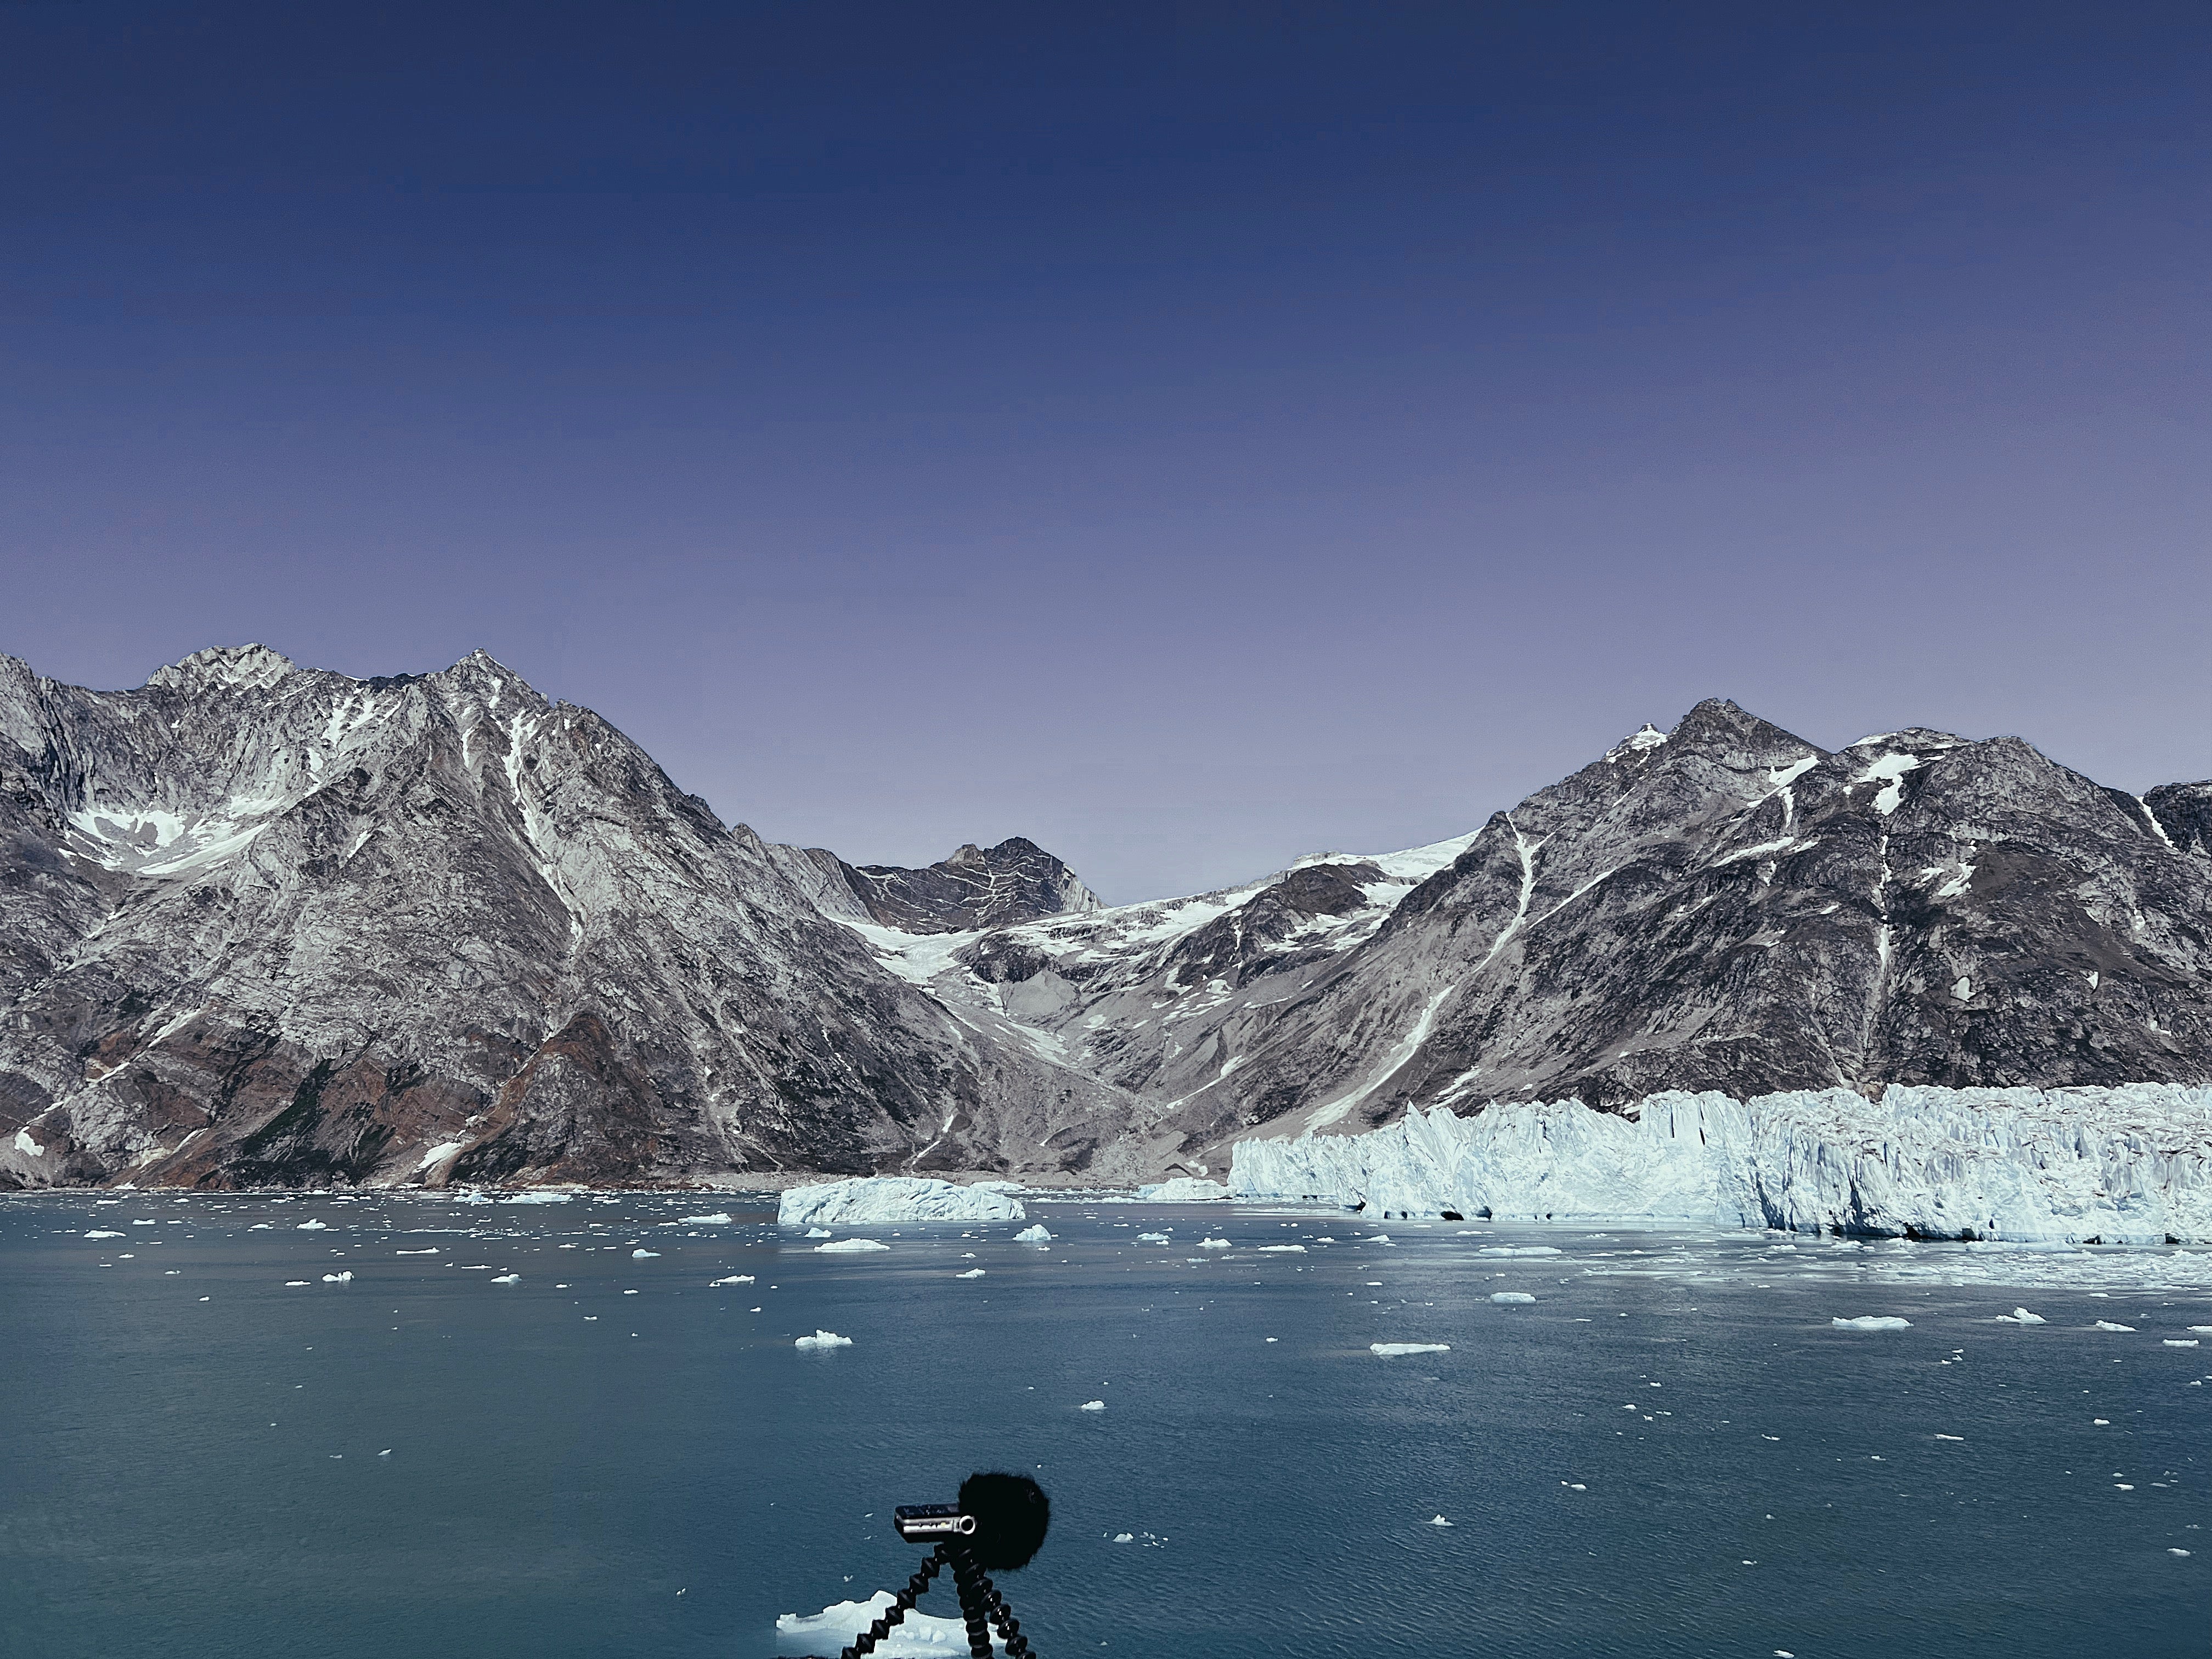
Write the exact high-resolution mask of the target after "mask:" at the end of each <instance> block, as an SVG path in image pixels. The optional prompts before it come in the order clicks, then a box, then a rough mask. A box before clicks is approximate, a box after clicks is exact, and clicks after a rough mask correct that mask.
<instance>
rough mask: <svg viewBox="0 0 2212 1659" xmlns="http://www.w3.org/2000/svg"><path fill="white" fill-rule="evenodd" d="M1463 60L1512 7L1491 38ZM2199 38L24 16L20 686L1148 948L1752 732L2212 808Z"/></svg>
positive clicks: (234, 10) (9, 547) (1942, 11)
mask: <svg viewBox="0 0 2212 1659" xmlns="http://www.w3.org/2000/svg"><path fill="white" fill-rule="evenodd" d="M1484 13H1489V14H1491V15H1482V14H1484ZM2208 93H2212V9H2207V8H2205V7H2204V6H2203V5H2202V4H2201V3H2194V0H2192V3H2187V4H2172V5H2166V4H2159V3H2139V4H2130V5H2128V6H2124V7H2118V8H2100V7H2091V6H2084V5H2080V4H2075V3H2069V4H2065V5H2058V6H2044V5H2037V4H2033V3H2022V0H2007V3H2002V4H1987V5H1975V6H1951V5H1944V4H1942V3H1936V4H1932V5H1929V4H1915V5H1899V6H1883V5H1868V4H1851V5H1848V6H1819V5H1804V6H1788V7H1776V6H1772V5H1755V6H1754V5H1740V6H1700V5H1690V6H1686V7H1676V8H1662V7H1653V6H1650V5H1645V4H1636V5H1622V6H1607V5H1597V4H1589V5H1573V4H1570V5H1564V6H1558V7H1534V6H1526V7H1493V8H1478V7H1470V6H1465V5H1454V6H1444V7H1437V8H1425V7H1407V8H1398V9H1383V11H1382V12H1381V13H1380V14H1378V13H1377V12H1376V9H1372V8H1368V7H1360V8H1345V9H1338V8H1333V7H1328V6H1322V5H1279V6H1260V5H1246V6H1233V7H1232V6H1224V7H1218V8H1208V7H1203V6H1186V7H1146V6H1143V5H1135V4H1132V5H1116V6H1114V7H1100V8H1075V7H1044V8H1039V7H1036V6H1031V5H1021V6H1011V5H1010V6H1005V7H980V6H960V5H953V6H916V5H913V4H909V3H900V4H896V5H886V6H880V7H878V6H869V5H859V4H847V5H836V6H824V5H730V4H726V3H716V4H714V5H708V6H697V7H686V6H682V5H654V6H650V7H640V8H627V7H625V8H614V7H606V6H595V7H580V8H575V9H566V8H562V7H560V6H555V5H532V6H528V7H510V6H501V7H494V6H489V5H472V4H467V3H459V4H456V3H452V0H446V3H441V4H439V5H435V6H425V7H421V8H412V7H409V6H405V5H398V6H379V7H374V8H362V7H350V8H337V7H316V6H307V7H302V6H299V5H297V4H286V5H283V6H274V5H272V6H267V7H249V6H236V5H225V4H215V5H209V6H197V7H193V8H191V9H183V8H177V7H172V6H162V7H152V6H128V5H115V4H87V5H53V6H14V7H8V8H6V9H0V149H4V153H5V154H7V155H9V157H10V161H9V166H8V167H7V168H6V169H5V171H4V174H3V175H0V215H4V218H3V219H0V386H4V393H0V565H4V570H0V574H4V577H5V585H4V588H0V593H3V594H4V602H0V651H5V652H8V653H12V654H15V655H17V656H21V657H23V658H25V659H28V660H29V661H30V662H31V663H32V664H33V665H35V666H36V667H37V668H39V669H40V671H44V672H46V673H48V674H52V675H53V676H55V677H57V678H63V679H67V680H72V681H76V682H79V683H82V684H94V685H101V686H109V685H124V684H137V683H138V682H139V681H141V680H143V678H145V676H146V675H147V673H148V672H149V671H150V670H151V669H153V668H154V667H155V665H158V664H160V663H161V662H163V661H167V660H172V659H175V658H177V657H179V656H182V655H184V654H185V653H187V652H190V651H191V650H194V649H197V648H198V647H202V646H206V645H210V644H216V643H234V642H239V641H246V640H258V641H263V642H264V643H266V644H269V645H270V646H273V647H276V648H277V649H279V650H281V651H283V652H285V653H288V654H289V655H291V656H293V657H295V658H296V659H299V660H301V661H302V662H305V663H308V664H312V665H318V666H325V667H332V668H338V669H343V670H344V671H348V672H351V673H357V674H371V673H393V672H400V671H419V670H423V669H428V668H433V667H438V666H441V665H445V664H447V663H449V662H451V661H453V659H456V658H458V657H459V656H461V655H462V654H463V653H465V652H467V651H469V650H470V649H471V648H473V647H478V646H481V647H483V648H485V649H487V650H489V651H490V652H491V653H493V654H494V655H495V656H496V657H498V658H499V659H501V660H502V661H504V662H506V663H507V664H508V665H510V666H512V667H513V668H514V669H516V670H518V671H520V672H521V673H522V674H524V675H525V676H526V678H529V679H530V680H531V681H532V683H534V684H536V685H538V687H539V688H540V689H541V690H544V691H545V692H547V693H548V694H550V695H554V696H562V697H566V698H568V699H570V700H571V701H573V702H581V703H586V704H588V705H590V706H592V707H593V708H597V709H599V711H601V712H602V713H603V714H606V715H607V716H608V717H609V718H610V719H611V720H614V721H616V722H617V724H618V725H620V726H623V728H624V729H625V730H627V731H628V732H629V733H630V734H631V735H632V736H633V737H635V738H637V739H638V740H639V741H640V742H641V743H642V744H644V745H645V746H646V747H647V749H648V750H651V751H652V753H653V755H654V756H655V757H657V758H658V759H659V761H660V762H661V763H663V764H664V765H665V767H666V768H667V769H668V770H669V772H670V773H671V775H673V776H674V777H675V778H676V780H677V781H678V782H679V783H681V784H683V785H684V787H688V788H690V789H693V790H696V791H697V792H698V793H701V794H702V795H704V796H706V797H707V799H708V800H710V801H711V802H712V803H713V804H714V807H715V808H716V810H717V811H720V813H721V814H722V815H723V816H724V817H726V818H731V819H743V820H744V821H746V822H748V823H751V824H753V825H754V826H755V827H756V828H757V829H760V830H761V831H762V832H763V834H765V835H768V836H772V837H775V838H776V839H779V840H791V841H799V842H806V843H809V844H823V845H827V846H830V847H833V848H836V849H837V850H838V851H839V852H840V853H842V854H844V855H845V856H846V857H848V858H849V859H852V860H855V861H869V862H898V863H923V862H927V861H928V860H932V859H934V858H939V857H941V856H943V855H944V854H945V853H946V852H947V851H949V850H950V849H951V848H952V847H953V846H954V845H956V844H957V843H958V842H962V841H969V840H973V841H979V842H993V841H996V840H999V839H1000V838H1002V837H1004V836H1009V835H1016V834H1026V835H1029V836H1032V837H1034V838H1035V839H1036V840H1037V841H1039V842H1042V843H1043V844H1045V845H1046V846H1048V847H1050V848H1053V849H1054V851H1056V852H1059V853H1060V854H1063V855H1064V856H1066V858H1067V859H1068V860H1070V861H1071V862H1072V863H1073V864H1074V866H1076V868H1077V869H1078V870H1079V872H1081V873H1082V874H1083V875H1084V877H1085V878H1086V879H1087V880H1089V881H1090V882H1091V884H1092V885H1093V886H1094V887H1096V888H1097V889H1098V890H1100V891H1101V892H1102V893H1103V894H1104V895H1105V896H1107V897H1108V898H1109V899H1111V900H1115V901H1121V900H1128V899H1134V898H1139V897H1145V896H1156V895H1159V894H1164V893H1170V892H1183V891H1189V890H1196V889H1200V888H1203V887H1206V886H1210V885H1214V884H1220V883H1224V882H1228V881H1232V880H1239V879H1243V878H1249V877H1252V876H1255V875H1257V874H1260V873H1262V872H1266V871H1267V870H1269V869H1271V868H1273V867H1276V866H1279V865H1281V864H1282V863H1284V862H1285V861H1286V860H1289V859H1291V858H1292V857H1294V856H1296V855H1297V854H1301V853H1304V852H1310V851H1314V850H1318V849H1320V848H1348V849H1353V850H1363V851H1373V850H1382V849H1385V848H1396V847H1401V846H1406V845H1410V844H1413V843H1418V842H1426V841H1432V840H1436V839H1438V838H1440V837H1443V836H1448V835H1453V834H1457V833H1460V832H1462V831H1464V830H1467V829H1472V828H1474V827H1475V826H1477V825H1478V824H1480V823H1481V821H1482V820H1483V819H1484V818H1485V817H1486V816H1487V815H1488V814H1489V813H1490V812H1491V811H1493V810H1495V809H1497V808H1498V807H1501V806H1506V805H1511V804H1512V803H1513V802H1514V801H1515V800H1516V799H1518V798H1519V797H1521V796H1522V795H1523V794H1525V793H1528V791H1529V790H1531V789H1534V788H1536V787H1541V786H1542V785H1544V784H1546V783H1548V782H1550V781H1553V779H1555V778H1557V777H1559V776H1560V775H1563V774H1565V773H1566V772H1569V771H1571V770H1572V769H1575V768H1577V767H1578V766H1580V765H1582V764H1583V763H1586V762H1587V761H1589V760H1590V759H1592V758H1594V757H1595V756H1596V755H1597V754H1598V753H1599V752H1601V750H1603V749H1604V748H1605V747H1606V746H1607V744H1610V743H1611V742H1613V740H1615V739H1616V738H1619V737H1620V736H1621V735H1622V734H1624V733H1626V732H1628V731H1630V730H1632V729H1633V728H1634V727H1635V726H1637V725H1638V723H1639V722H1641V721H1643V720H1653V721H1655V722H1656V723H1658V724H1660V725H1662V726H1666V725H1669V724H1671V723H1672V722H1673V721H1674V720H1676V719H1677V718H1679V717H1680V714H1681V713H1682V712H1683V711H1684V710H1685V709H1686V708H1688V707H1689V706H1690V704H1692V702H1696V701H1697V700H1698V699H1699V697H1702V696H1709V695H1720V696H1731V697H1734V698H1735V700H1736V701H1737V702H1741V703H1742V704H1743V705H1745V706H1746V707H1747V708H1751V709H1753V711H1755V712H1757V713H1759V714H1765V716H1767V717H1768V718H1770V719H1771V720H1777V721H1778V722H1780V723H1781V724H1783V725H1784V726H1789V727H1790V728H1791V729H1792V730H1795V731H1796V732H1800V733H1802V735H1804V736H1806V737H1808V738H1812V739H1813V740H1814V741H1815V742H1818V743H1820V744H1826V745H1828V746H1831V747H1833V746H1835V745H1838V744H1843V743H1845V742H1848V741H1850V739H1851V738H1857V737H1859V736H1861V735H1863V734H1864V733H1867V732H1877V731H1883V730H1887V729H1890V728H1893V727H1896V726H1905V725H1915V724H1918V725H1929V726H1944V727H1948V728H1950V729H1953V730H1956V731H1960V732H1966V733H1969V734H1972V735H1977V736H1978V735H1987V734H1990V733H1995V732H2019V733H2021V734H2022V735H2024V736H2026V737H2027V738H2030V739H2032V740H2033V741H2034V742H2035V743H2036V744H2039V746H2040V747H2042V748H2043V749H2044V750H2046V751H2047V752H2049V753H2050V754H2051V755H2053V756H2055V757H2057V758H2058V759H2060V760H2062V761H2064V762H2066V763H2069V764H2070V765H2074V766H2076V767H2079V768H2081V769H2083V770H2085V771H2087V772H2088V773H2090V774H2091V775H2093V776H2095V777H2096V778H2098V779H2099V780H2100V781H2105V782H2108V783H2113V784H2118V785H2120V786H2122V787H2128V788H2132V789H2141V788H2143V787H2148V786H2149V785H2151V784H2154V783H2158V782H2163V781H2172V780H2176V779H2181V778H2191V779H2193V778H2199V777H2203V776H2205V775H2207V774H2208V773H2212V737H2208V733H2212V672H2208V667H2207V663H2208V659H2212V652H2208V649H2207V639H2206V623H2207V618H2208V617H2212V551H2208V547H2207V528H2208V521H2209V520H2208V511H2207V509H2208V506H2212V441H2208V440H2212V408H2208V401H2207V389H2208V384H2212V381H2208V374H2207V370H2208V368H2212V327H2208V320H2212V319H2208V316H2207V303H2206V301H2207V277H2206V272H2207V271H2208V270H2212V192H2208V189H2207V186H2208V184H2212V98H2208V96H2207V94H2208Z"/></svg>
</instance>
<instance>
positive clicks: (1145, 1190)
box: [1137, 1176, 1229, 1204]
mask: <svg viewBox="0 0 2212 1659" xmlns="http://www.w3.org/2000/svg"><path fill="white" fill-rule="evenodd" d="M1137 1196H1138V1197H1139V1199H1142V1200H1144V1201H1145V1202H1146V1203H1147V1204H1205V1203H1210V1202H1212V1201H1213V1200H1218V1199H1225V1198H1227V1197H1228V1196H1229V1188H1226V1187H1225V1186H1223V1185H1222V1184H1221V1182H1218V1181H1201V1180H1200V1179H1199V1178H1198V1177H1197V1176H1176V1178H1175V1179H1174V1180H1172V1181H1163V1182H1160V1184H1159V1185H1158V1186H1157V1187H1139V1188H1137Z"/></svg>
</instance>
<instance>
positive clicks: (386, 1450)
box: [377, 1446, 392, 1457]
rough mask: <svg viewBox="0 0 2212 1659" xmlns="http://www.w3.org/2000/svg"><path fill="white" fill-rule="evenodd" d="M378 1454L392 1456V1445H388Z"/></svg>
mask: <svg viewBox="0 0 2212 1659" xmlns="http://www.w3.org/2000/svg"><path fill="white" fill-rule="evenodd" d="M377 1455H378V1456H379V1457H389V1456H391V1455H392V1448H391V1447H389V1446H386V1448H385V1449H383V1450H382V1451H380V1452H379V1453H377Z"/></svg>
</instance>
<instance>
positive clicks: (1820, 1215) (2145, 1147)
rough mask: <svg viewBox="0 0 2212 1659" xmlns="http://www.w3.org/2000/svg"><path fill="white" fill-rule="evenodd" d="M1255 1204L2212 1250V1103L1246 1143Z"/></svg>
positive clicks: (1712, 1101) (1883, 1106)
mask: <svg viewBox="0 0 2212 1659" xmlns="http://www.w3.org/2000/svg"><path fill="white" fill-rule="evenodd" d="M1229 1184H1230V1188H1231V1192H1232V1193H1233V1194H1234V1195H1235V1196H1237V1197H1238V1198H1240V1199H1270V1198H1273V1199H1297V1200H1321V1201H1326V1202H1331V1203H1335V1204H1339V1205H1342V1206H1345V1207H1346V1208H1358V1209H1363V1210H1364V1211H1365V1212H1367V1213H1369V1214H1370V1215H1380V1216H1409V1217H1411V1216H1443V1217H1448V1218H1467V1219H1470V1220H1472V1219H1475V1218H1486V1219H1492V1220H1497V1221H1504V1222H1522V1223H1528V1222H1533V1223H1540V1224H1541V1223H1547V1222H1549V1223H1578V1224H1583V1225H1588V1224H1591V1223H1599V1222H1603V1223H1621V1222H1635V1223H1647V1224H1651V1225H1668V1224H1680V1225H1697V1226H1708V1225H1719V1226H1723V1227H1744V1228H1759V1227H1771V1228H1781V1229H1786V1230H1789V1231H1796V1232H1844V1233H1856V1234H1867V1235H1875V1236H1885V1237H1913V1238H1953V1239H1960V1238H1963V1239H1987V1240H2021V1241H2029V1240H2052V1241H2066V1242H2069V1243H2107V1244H2121V1243H2127V1244H2160V1243H2212V1089H2205V1088H2189V1087H2184V1086H2181V1085H2172V1084H2135V1085H2124V1086H2120V1087H2116V1088H2079V1089H2052V1090H2039V1089H1940V1088H1925V1087H1907V1086H1905V1085H1894V1084H1893V1085H1890V1086H1889V1087H1888V1088H1887V1090H1886V1091H1883V1093H1882V1095H1881V1098H1880V1099H1879V1100H1878V1101H1876V1100H1869V1099H1868V1098H1866V1097H1863V1096H1861V1095H1858V1094H1856V1093H1853V1092H1852V1091H1850V1090H1847V1089H1824V1090H1819V1091H1795V1092H1790V1093H1784V1094H1770V1095H1761V1096H1758V1097H1754V1098H1753V1099H1750V1100H1737V1099H1734V1098H1732V1097H1729V1096H1728V1095H1724V1094H1717V1093H1710V1092H1708V1093H1698V1094H1693V1093H1689V1092H1686V1091H1669V1092H1667V1093H1664V1094H1657V1095H1653V1096H1651V1097H1649V1098H1647V1099H1645V1100H1644V1101H1643V1102H1641V1103H1638V1104H1637V1105H1634V1106H1632V1107H1631V1108H1629V1109H1628V1110H1627V1111H1626V1112H1625V1113H1619V1114H1615V1113H1609V1112H1597V1111H1593V1110H1591V1109H1589V1108H1588V1107H1585V1106H1584V1105H1583V1104H1582V1103H1581V1102H1579V1101H1575V1100H1562V1101H1553V1102H1549V1103H1543V1104H1536V1105H1512V1104H1502V1105H1492V1106H1490V1107H1488V1108H1486V1109H1484V1110H1482V1111H1480V1112H1479V1113H1476V1114H1475V1115H1472V1116H1468V1117H1459V1116H1455V1115H1453V1114H1452V1113H1451V1112H1449V1110H1445V1109H1434V1110H1431V1111H1428V1112H1425V1113H1424V1112H1419V1111H1414V1112H1410V1113H1408V1114H1407V1115H1406V1116H1405V1117H1403V1118H1402V1119H1401V1120H1399V1121H1397V1122H1395V1123H1392V1124H1389V1125H1388V1126H1387V1127H1383V1128H1379V1129H1374V1130H1370V1131H1369V1132H1368V1133H1364V1134H1355V1135H1328V1134H1304V1135H1299V1136H1295V1137H1289V1138H1281V1139H1261V1138H1254V1139H1245V1140H1242V1141H1239V1142H1238V1143H1237V1146H1236V1148H1235V1155H1234V1163H1233V1165H1232V1169H1231V1176H1230V1182H1229Z"/></svg>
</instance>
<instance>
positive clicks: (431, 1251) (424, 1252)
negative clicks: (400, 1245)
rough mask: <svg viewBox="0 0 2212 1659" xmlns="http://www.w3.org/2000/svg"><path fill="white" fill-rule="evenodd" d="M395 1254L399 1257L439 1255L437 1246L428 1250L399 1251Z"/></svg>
mask: <svg viewBox="0 0 2212 1659" xmlns="http://www.w3.org/2000/svg"><path fill="white" fill-rule="evenodd" d="M393 1254H394V1255H437V1254H438V1247H437V1246H436V1245H435V1244H433V1245H432V1246H431V1247H430V1248H429V1249H427V1250H398V1251H394V1252H393Z"/></svg>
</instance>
